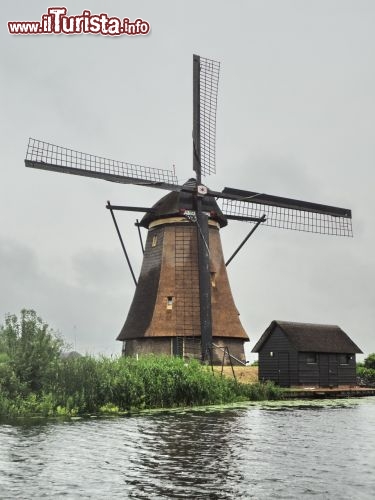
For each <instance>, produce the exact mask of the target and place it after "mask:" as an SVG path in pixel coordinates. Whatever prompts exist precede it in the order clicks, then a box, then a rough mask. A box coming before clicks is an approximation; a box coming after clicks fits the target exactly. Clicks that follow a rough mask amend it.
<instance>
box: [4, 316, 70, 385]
mask: <svg viewBox="0 0 375 500" xmlns="http://www.w3.org/2000/svg"><path fill="white" fill-rule="evenodd" d="M63 347H64V342H63V341H62V339H61V338H60V337H59V336H58V335H57V334H56V333H55V332H54V331H53V330H52V329H51V328H50V327H49V326H48V325H47V323H45V322H44V321H43V320H42V319H41V318H40V317H38V316H37V314H36V312H35V311H33V310H31V309H22V311H21V315H20V318H17V316H16V315H14V314H13V315H8V316H6V318H5V323H4V325H2V326H1V327H0V353H1V352H2V353H3V355H4V354H5V355H6V356H7V358H8V361H7V363H8V364H9V365H10V367H11V368H12V370H13V372H14V374H15V375H16V377H17V378H18V380H19V381H20V382H21V383H22V384H25V386H26V387H27V388H28V389H29V390H31V391H39V390H40V389H41V388H42V387H43V385H44V384H45V383H47V382H49V381H50V380H49V377H50V375H51V369H52V367H53V365H54V363H56V362H57V361H58V359H59V358H60V355H61V352H62V350H63Z"/></svg>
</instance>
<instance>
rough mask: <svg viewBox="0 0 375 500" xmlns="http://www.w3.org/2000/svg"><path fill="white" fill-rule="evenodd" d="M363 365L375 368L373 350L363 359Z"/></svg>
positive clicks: (374, 353)
mask: <svg viewBox="0 0 375 500" xmlns="http://www.w3.org/2000/svg"><path fill="white" fill-rule="evenodd" d="M364 365H365V367H366V368H372V369H373V370H375V352H373V353H372V354H369V355H368V356H367V358H366V359H365V361H364Z"/></svg>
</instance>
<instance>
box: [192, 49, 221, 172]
mask: <svg viewBox="0 0 375 500" xmlns="http://www.w3.org/2000/svg"><path fill="white" fill-rule="evenodd" d="M219 72H220V63H219V62H217V61H213V60H212V59H207V58H205V57H200V56H197V55H194V56H193V148H194V162H193V165H194V170H195V171H196V172H197V175H199V176H200V175H204V176H205V175H210V174H214V173H216V153H215V150H216V108H217V93H218V85H219Z"/></svg>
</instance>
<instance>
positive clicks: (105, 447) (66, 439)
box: [0, 398, 375, 500]
mask: <svg viewBox="0 0 375 500" xmlns="http://www.w3.org/2000/svg"><path fill="white" fill-rule="evenodd" d="M0 498H1V500H3V499H12V500H13V499H34V500H37V499H42V498H67V499H75V498H77V499H84V498H94V499H96V498H97V499H99V498H100V499H117V498H119V499H122V498H124V499H126V498H132V499H171V498H172V499H173V498H176V499H179V498H184V499H237V498H245V499H247V498H256V499H258V498H259V499H263V498H265V499H274V498H288V499H300V498H314V499H374V498H375V398H367V399H356V400H335V401H314V402H306V401H305V402H302V401H301V402H296V401H294V402H286V403H280V402H275V403H257V404H246V405H245V404H244V405H241V406H236V407H221V408H212V407H211V408H199V409H194V410H187V411H169V412H150V413H147V414H140V415H134V416H130V417H112V418H88V419H81V420H80V419H78V420H69V421H61V420H49V421H27V422H26V421H23V422H21V421H19V422H12V423H9V422H7V423H5V422H3V423H1V424H0Z"/></svg>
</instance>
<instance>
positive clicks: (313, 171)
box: [0, 0, 375, 354]
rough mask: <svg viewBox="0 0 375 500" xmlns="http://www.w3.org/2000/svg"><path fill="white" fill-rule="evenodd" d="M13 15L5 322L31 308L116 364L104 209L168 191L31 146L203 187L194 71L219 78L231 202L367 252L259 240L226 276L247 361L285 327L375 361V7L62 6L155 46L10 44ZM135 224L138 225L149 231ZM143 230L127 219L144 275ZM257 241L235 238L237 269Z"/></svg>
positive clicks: (4, 125)
mask: <svg viewBox="0 0 375 500" xmlns="http://www.w3.org/2000/svg"><path fill="white" fill-rule="evenodd" d="M57 4H58V2H57V3H56V2H54V3H52V4H48V2H46V1H39V0H37V1H33V2H30V1H26V0H24V1H19V0H18V1H14V2H6V3H5V2H4V4H2V9H1V14H0V15H1V47H2V50H1V54H0V58H1V69H0V82H1V135H0V137H1V139H0V140H1V154H2V160H1V166H0V172H1V174H0V322H2V321H3V319H4V316H5V314H6V313H17V314H18V313H19V311H20V309H22V308H24V307H26V308H33V309H35V310H36V311H37V312H38V313H39V314H40V315H41V316H42V318H43V319H44V320H45V321H47V322H48V323H49V324H50V325H51V326H52V327H53V328H55V329H57V330H59V331H60V332H61V333H62V334H63V336H64V337H65V338H66V339H67V340H68V341H69V342H70V343H71V344H72V345H73V347H75V348H76V349H77V350H78V351H80V352H88V353H95V354H96V353H104V354H111V353H114V354H117V353H120V352H121V344H120V343H119V342H116V340H115V338H116V336H117V335H118V333H119V331H120V330H121V328H122V325H123V323H124V321H125V319H126V315H127V311H128V308H129V306H130V302H131V299H132V296H133V293H134V284H133V282H132V279H131V276H130V274H129V270H128V268H127V265H126V262H125V259H124V257H123V255H122V251H121V247H120V245H119V242H118V239H117V236H116V234H115V231H114V227H113V223H112V221H111V218H110V215H109V213H108V211H107V210H106V209H105V204H106V201H107V200H110V201H111V202H112V203H114V204H129V205H130V204H134V205H141V206H142V205H151V204H153V203H154V202H156V201H157V199H158V198H160V197H161V196H163V195H164V194H165V193H164V192H160V191H158V190H151V189H146V188H139V187H136V186H126V185H117V184H113V183H109V182H105V181H101V180H95V179H88V178H83V177H82V178H81V177H76V176H69V175H63V174H58V173H53V172H41V171H38V170H34V169H26V168H25V167H24V161H23V160H24V157H25V152H26V146H27V141H28V138H29V137H35V138H38V139H43V140H45V141H48V142H51V143H53V144H58V145H61V146H67V147H71V148H73V149H77V150H80V151H83V152H89V153H92V154H96V155H99V156H106V157H109V158H113V159H115V160H124V161H128V162H134V163H138V164H141V165H147V166H151V167H156V168H172V165H173V164H175V165H176V173H177V176H178V178H179V180H180V181H181V182H184V181H185V180H186V179H188V178H189V177H190V176H191V175H192V170H191V169H192V165H191V164H192V143H191V129H192V55H193V53H198V54H200V55H202V56H204V57H209V58H212V59H215V60H218V61H220V62H221V74H220V83H219V99H218V113H217V175H215V176H211V177H210V178H208V179H207V180H206V181H207V184H208V185H209V186H210V187H211V188H213V189H222V188H223V187H224V186H229V187H235V188H242V189H249V190H253V191H259V192H265V193H269V194H274V195H280V196H289V197H296V198H299V199H304V200H307V201H312V202H317V203H325V204H330V205H336V206H342V207H344V208H350V209H352V211H353V228H354V238H338V237H333V236H320V235H316V234H306V233H297V232H293V231H285V230H280V229H273V228H269V227H262V228H260V229H258V231H257V232H256V233H255V234H254V236H253V237H252V238H251V239H250V241H249V243H248V244H247V246H246V247H245V248H244V249H243V250H242V251H241V253H240V254H239V255H238V257H237V258H236V259H235V260H234V261H233V262H232V263H231V265H230V266H229V267H228V272H229V277H230V281H231V286H232V291H233V295H234V298H235V302H236V305H237V307H238V309H239V311H240V313H241V320H242V323H243V325H244V327H245V329H246V331H247V333H248V335H249V336H250V338H251V343H250V348H251V347H252V346H253V345H254V343H255V342H256V341H257V340H258V339H259V337H260V335H261V334H262V333H263V331H264V330H265V328H266V327H267V326H268V324H269V323H270V322H271V321H272V320H273V319H279V320H286V321H301V322H314V323H328V324H337V325H339V326H341V328H343V329H344V330H345V331H346V332H347V333H348V334H349V335H350V336H351V337H352V339H353V340H354V341H355V342H356V343H357V344H358V345H359V347H360V348H362V350H363V351H364V353H367V354H368V353H370V352H375V335H374V334H375V332H374V324H375V285H374V282H375V280H374V278H375V276H374V271H375V259H374V247H375V224H374V201H373V199H374V188H375V182H374V179H375V173H374V172H375V169H374V163H375V119H374V116H375V69H374V68H375V66H374V60H375V29H374V26H375V2H373V1H372V0H368V1H366V0H352V1H345V0H337V1H336V0H331V1H329V0H311V1H307V0H305V1H304V0H294V1H286V0H273V1H272V0H268V1H267V0H257V1H254V0H243V1H239V0H237V1H232V2H224V1H217V0H216V1H211V0H206V1H200V2H198V1H196V0H189V1H179V2H176V1H175V0H164V1H158V2H155V1H151V0H144V1H142V0H137V1H136V0H132V1H123V0H121V1H120V0H112V1H108V0H106V1H104V0H102V1H100V0H96V1H92V0H90V1H89V0H87V1H82V0H81V1H79V2H77V1H75V2H70V3H69V2H65V3H63V4H62V5H65V6H66V7H67V8H68V14H71V15H78V14H80V13H82V10H83V9H90V10H91V11H92V13H93V14H99V13H101V12H104V13H108V15H110V16H117V17H119V18H124V17H128V18H129V19H130V20H131V21H132V20H135V19H136V18H142V19H144V20H146V21H148V22H149V23H150V25H151V32H150V34H148V35H146V36H139V37H126V36H121V37H113V38H112V37H104V36H101V35H83V34H82V35H74V36H66V35H42V36H12V35H10V34H9V33H8V30H7V21H9V20H14V21H23V20H27V21H33V20H35V21H38V20H40V18H41V16H42V14H44V13H46V11H47V9H48V7H51V6H52V5H53V6H56V5H57ZM138 216H139V215H138ZM136 217H137V214H133V213H130V214H119V215H118V219H119V223H120V226H121V230H122V231H123V234H124V238H125V242H126V244H127V246H128V250H129V253H130V256H131V260H132V262H133V264H134V267H135V269H136V270H137V272H139V269H140V265H141V251H140V246H139V240H138V236H137V232H136V228H135V227H134V222H135V218H136ZM248 230H249V226H248V225H246V224H243V223H237V222H235V223H231V224H230V225H229V226H228V227H227V228H224V229H223V230H222V240H223V246H224V251H225V254H226V256H229V255H230V254H231V252H232V251H233V250H234V249H235V247H236V246H237V245H238V244H239V243H240V241H241V239H242V238H243V237H244V236H245V234H246V233H247V232H248Z"/></svg>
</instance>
